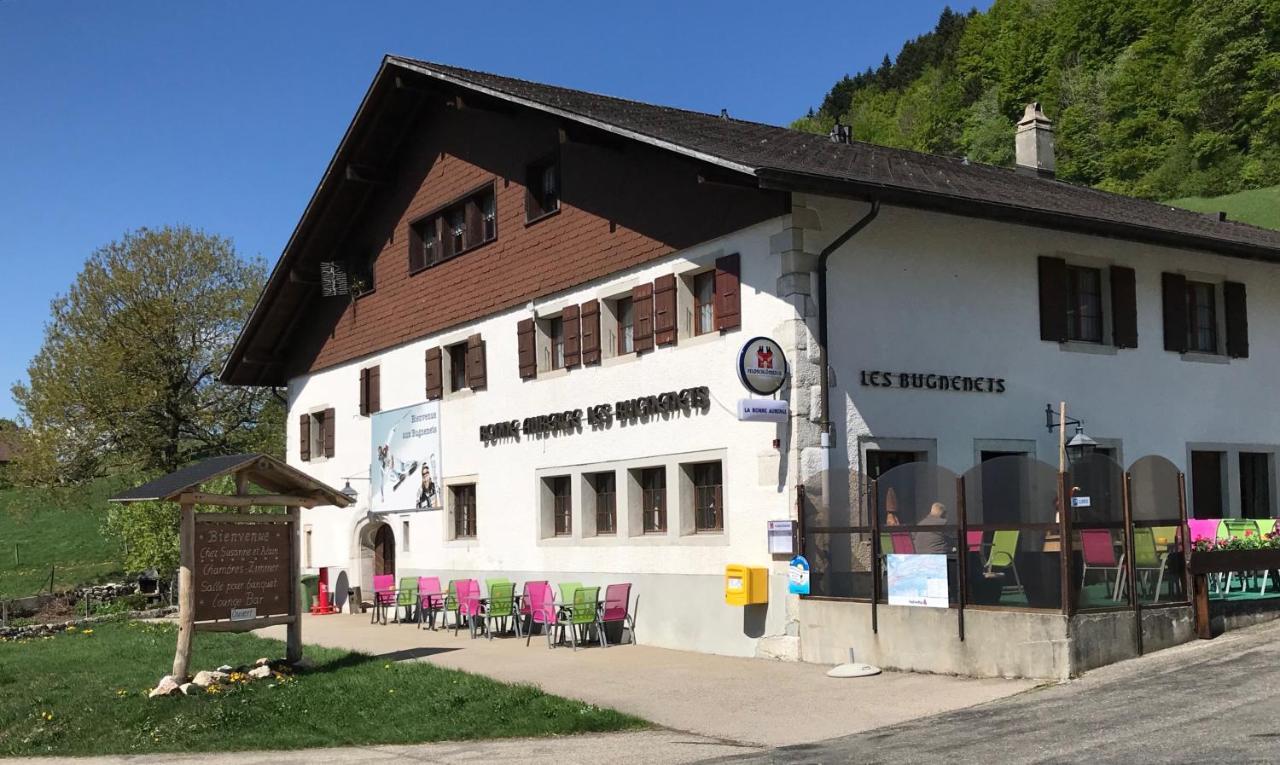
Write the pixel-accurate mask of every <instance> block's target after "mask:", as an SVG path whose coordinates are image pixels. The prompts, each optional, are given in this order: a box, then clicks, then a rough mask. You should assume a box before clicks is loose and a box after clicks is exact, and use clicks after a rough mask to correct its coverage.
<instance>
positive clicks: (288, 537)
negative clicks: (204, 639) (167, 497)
mask: <svg viewBox="0 0 1280 765" xmlns="http://www.w3.org/2000/svg"><path fill="white" fill-rule="evenodd" d="M247 517H252V516H247ZM261 517H262V518H263V520H261V521H259V520H257V519H255V520H254V521H253V522H248V523H223V522H212V523H196V539H195V572H194V575H195V578H194V588H195V596H196V597H195V601H196V605H195V620H196V621H209V620H213V619H233V620H237V621H239V620H242V619H254V618H258V617H263V616H270V615H273V614H285V613H288V612H289V608H290V603H289V596H290V591H289V585H290V575H289V568H290V564H291V560H292V553H293V550H292V545H293V534H292V531H293V525H292V524H291V523H290V522H289V521H287V520H285V519H283V518H282V519H281V520H279V521H275V520H274V519H273V520H266V519H267V518H270V517H271V516H261Z"/></svg>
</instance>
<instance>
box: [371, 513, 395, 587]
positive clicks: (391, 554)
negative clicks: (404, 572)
mask: <svg viewBox="0 0 1280 765" xmlns="http://www.w3.org/2000/svg"><path fill="white" fill-rule="evenodd" d="M395 573H396V537H395V534H393V533H392V532H391V527H390V526H389V525H387V524H385V523H383V524H380V525H379V526H378V529H377V530H376V531H375V532H374V533H373V575H374V576H380V575H383V574H391V575H393V576H394V575H395Z"/></svg>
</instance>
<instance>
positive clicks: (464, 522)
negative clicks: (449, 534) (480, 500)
mask: <svg viewBox="0 0 1280 765" xmlns="http://www.w3.org/2000/svg"><path fill="white" fill-rule="evenodd" d="M449 495H450V497H451V498H452V500H453V538H454V539H474V538H475V536H476V485H475V484H474V483H464V484H457V485H455V486H450V487H449Z"/></svg>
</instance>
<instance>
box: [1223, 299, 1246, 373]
mask: <svg viewBox="0 0 1280 765" xmlns="http://www.w3.org/2000/svg"><path fill="white" fill-rule="evenodd" d="M1222 303H1223V306H1222V307H1223V313H1224V318H1225V319H1226V323H1227V355H1228V356H1230V357H1231V358H1233V359H1247V358H1249V311H1248V309H1247V307H1246V306H1247V304H1246V301H1245V295H1244V285H1243V284H1241V283H1240V282H1224V283H1223V284H1222Z"/></svg>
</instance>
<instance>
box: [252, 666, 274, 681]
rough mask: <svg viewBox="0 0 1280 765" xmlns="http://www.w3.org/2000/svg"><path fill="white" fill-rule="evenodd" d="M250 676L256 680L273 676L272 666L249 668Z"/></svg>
mask: <svg viewBox="0 0 1280 765" xmlns="http://www.w3.org/2000/svg"><path fill="white" fill-rule="evenodd" d="M249 677H252V678H253V679H255V680H261V679H263V678H265V677H271V667H268V666H265V665H263V666H261V667H254V668H253V669H251V670H249Z"/></svg>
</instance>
